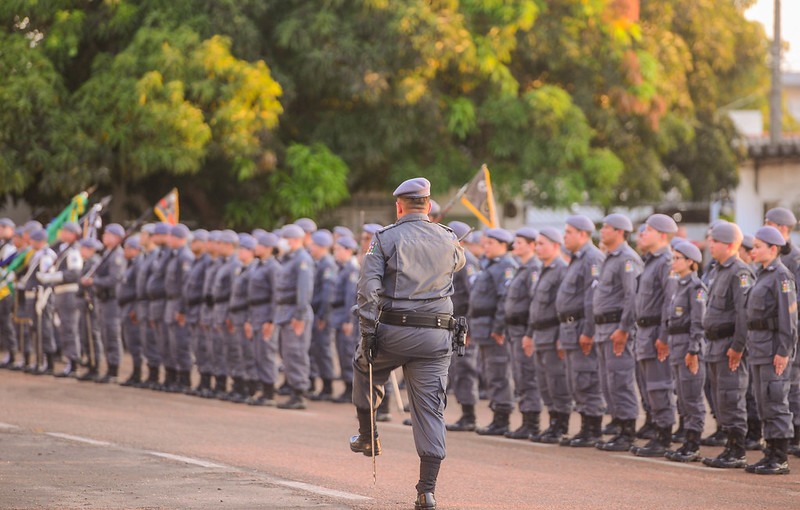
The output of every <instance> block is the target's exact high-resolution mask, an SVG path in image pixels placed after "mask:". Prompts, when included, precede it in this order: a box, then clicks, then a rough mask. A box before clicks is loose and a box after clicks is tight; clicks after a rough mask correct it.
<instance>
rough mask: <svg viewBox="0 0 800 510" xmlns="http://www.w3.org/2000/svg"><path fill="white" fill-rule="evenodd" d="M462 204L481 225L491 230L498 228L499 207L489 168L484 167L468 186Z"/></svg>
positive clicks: (462, 197)
mask: <svg viewBox="0 0 800 510" xmlns="http://www.w3.org/2000/svg"><path fill="white" fill-rule="evenodd" d="M461 203H462V204H464V207H466V208H467V209H469V210H470V212H472V214H474V215H475V216H476V217H477V218H478V219H479V220H480V222H481V223H483V224H484V225H486V226H487V227H489V228H497V207H496V206H495V203H494V194H492V180H491V176H490V175H489V168H488V167H487V166H486V165H483V166H482V167H481V169H480V170H478V173H477V174H475V177H473V178H472V180H471V181H470V182H469V184H467V189H466V190H465V191H464V193H463V194H462V195H461Z"/></svg>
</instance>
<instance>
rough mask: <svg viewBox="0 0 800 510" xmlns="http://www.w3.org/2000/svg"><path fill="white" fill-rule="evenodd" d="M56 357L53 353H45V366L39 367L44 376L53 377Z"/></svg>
mask: <svg viewBox="0 0 800 510" xmlns="http://www.w3.org/2000/svg"><path fill="white" fill-rule="evenodd" d="M55 358H56V355H55V354H54V353H52V352H46V353H44V366H43V367H39V373H41V374H42V375H53V367H54V366H55V365H56V359H55Z"/></svg>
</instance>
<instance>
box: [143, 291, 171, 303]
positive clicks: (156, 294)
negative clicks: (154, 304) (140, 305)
mask: <svg viewBox="0 0 800 510" xmlns="http://www.w3.org/2000/svg"><path fill="white" fill-rule="evenodd" d="M166 297H167V293H166V292H163V291H162V292H154V293H152V294H150V293H149V292H148V294H147V299H149V300H150V301H158V300H159V299H166Z"/></svg>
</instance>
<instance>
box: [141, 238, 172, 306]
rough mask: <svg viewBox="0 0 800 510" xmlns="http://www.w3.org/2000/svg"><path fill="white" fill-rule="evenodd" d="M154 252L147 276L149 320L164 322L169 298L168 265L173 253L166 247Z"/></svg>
mask: <svg viewBox="0 0 800 510" xmlns="http://www.w3.org/2000/svg"><path fill="white" fill-rule="evenodd" d="M153 251H154V253H153V255H152V257H153V258H151V259H150V264H149V268H150V271H149V272H148V275H147V298H148V300H149V305H148V312H147V318H148V319H150V320H151V321H155V320H158V321H163V320H164V315H165V312H166V307H165V306H164V303H165V300H166V298H167V290H166V273H167V265H168V264H169V259H170V257H171V256H172V253H171V250H170V249H168V248H167V247H166V246H161V247H158V248H156V249H155V250H153Z"/></svg>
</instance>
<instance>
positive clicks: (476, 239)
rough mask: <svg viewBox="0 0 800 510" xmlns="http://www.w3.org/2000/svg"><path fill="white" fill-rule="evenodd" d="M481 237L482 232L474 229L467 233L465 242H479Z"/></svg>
mask: <svg viewBox="0 0 800 510" xmlns="http://www.w3.org/2000/svg"><path fill="white" fill-rule="evenodd" d="M481 239H483V232H481V231H480V230H476V231H474V232H473V233H472V234H470V235H469V237H468V238H467V242H468V243H469V244H478V243H480V242H481Z"/></svg>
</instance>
